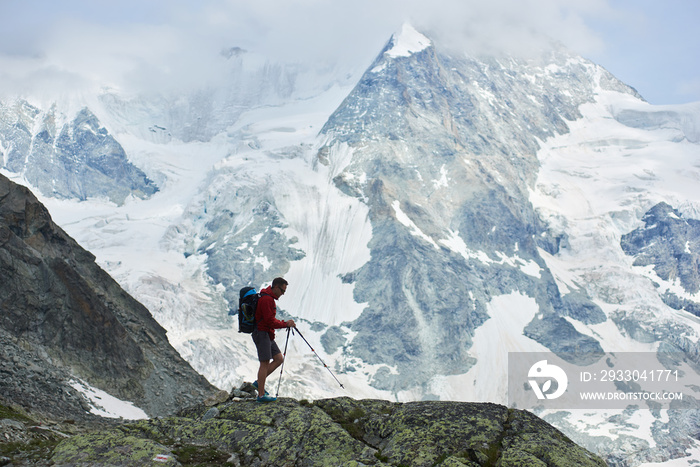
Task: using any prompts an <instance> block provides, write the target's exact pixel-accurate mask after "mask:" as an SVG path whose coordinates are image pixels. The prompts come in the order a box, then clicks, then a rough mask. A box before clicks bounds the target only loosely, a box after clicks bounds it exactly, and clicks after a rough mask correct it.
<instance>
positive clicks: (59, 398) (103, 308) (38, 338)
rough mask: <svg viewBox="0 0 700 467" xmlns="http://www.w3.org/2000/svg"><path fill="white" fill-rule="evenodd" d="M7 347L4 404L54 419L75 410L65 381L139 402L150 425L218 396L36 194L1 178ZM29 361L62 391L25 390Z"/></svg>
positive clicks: (0, 291) (0, 284)
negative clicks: (67, 398) (41, 412)
mask: <svg viewBox="0 0 700 467" xmlns="http://www.w3.org/2000/svg"><path fill="white" fill-rule="evenodd" d="M0 338H1V339H0V342H1V343H3V349H4V350H5V351H4V352H3V354H2V356H0V359H4V360H5V361H4V362H2V363H3V367H2V368H0V371H4V376H5V377H4V378H0V388H2V389H3V391H2V394H3V396H4V397H9V398H17V399H18V400H14V401H12V402H14V403H18V404H20V405H25V406H28V407H31V408H34V409H39V410H44V411H47V412H48V413H52V411H53V412H56V411H57V413H61V414H63V415H65V414H66V411H68V412H70V408H69V407H68V406H70V405H71V404H72V402H70V401H69V402H66V404H68V406H66V407H61V404H62V403H63V402H65V396H63V395H62V394H63V393H70V392H71V391H70V390H69V389H67V387H68V386H67V385H66V383H67V381H66V379H67V378H80V379H82V380H84V381H86V382H88V383H89V384H91V385H93V386H95V387H97V388H99V389H102V390H104V391H106V392H108V393H110V394H112V395H114V396H115V397H118V398H120V399H124V400H128V401H132V402H134V403H135V404H136V405H137V406H139V407H141V408H142V409H144V410H145V411H146V412H147V413H148V414H149V415H152V416H153V415H161V414H166V413H170V412H172V411H173V410H175V408H177V407H179V406H182V405H183V404H185V403H187V402H189V401H190V400H192V399H195V400H196V399H199V398H201V397H202V396H203V395H205V394H207V393H209V392H211V391H212V390H213V387H212V386H211V385H210V384H209V383H208V382H207V381H206V380H205V379H204V378H203V377H202V376H201V375H199V374H197V373H196V372H195V371H194V370H193V369H192V368H191V367H190V365H189V364H188V363H187V362H185V361H184V360H183V359H182V358H181V357H180V355H179V354H178V353H177V352H176V351H175V350H174V349H173V348H172V347H171V346H170V344H169V342H168V340H167V337H166V333H165V330H164V329H163V328H162V327H161V326H160V325H159V324H158V323H157V322H156V321H155V320H154V319H153V317H152V316H151V314H150V313H149V311H148V310H147V309H146V308H145V307H144V306H143V305H141V304H140V303H139V302H137V301H136V300H135V299H134V298H132V297H131V296H130V295H128V294H127V293H126V292H125V291H124V290H123V289H122V288H121V287H120V286H119V285H118V284H117V283H116V282H115V281H114V280H113V279H112V278H111V277H110V276H109V275H108V274H107V273H106V272H104V271H103V270H102V269H101V268H100V267H99V266H98V265H97V264H96V263H95V257H94V256H93V255H92V254H90V253H89V252H87V251H85V250H84V249H83V248H82V247H80V245H78V243H77V242H75V241H74V240H73V239H72V238H70V237H69V236H68V235H67V234H66V233H65V232H64V231H63V230H61V229H60V228H59V227H58V226H56V225H55V224H54V223H53V222H52V220H51V217H50V215H49V213H48V211H47V210H46V208H45V207H44V206H43V205H42V204H41V203H40V202H39V201H38V200H37V199H36V197H35V196H34V195H33V194H32V193H31V192H30V191H29V190H28V189H26V188H25V187H22V186H19V185H17V184H15V183H13V182H12V181H10V180H8V179H7V178H6V177H3V176H2V175H0ZM37 357H38V358H37ZM28 359H32V362H33V363H32V365H33V366H34V367H36V369H37V371H35V372H34V373H33V374H32V375H30V378H29V379H31V380H32V381H35V380H37V379H42V378H45V377H48V376H47V375H51V378H52V379H53V380H55V381H54V383H52V384H49V385H43V386H42V385H32V384H23V383H22V382H21V381H17V376H18V374H19V373H18V372H19V371H20V370H23V371H24V370H26V369H27V367H28V366H29V362H28V361H27V360H28ZM10 360H11V361H10ZM40 370H41V371H40ZM61 382H62V383H63V385H64V387H63V388H60V387H57V385H60V383H61ZM42 387H43V388H44V389H41V388H42ZM37 391H38V393H37ZM46 392H49V393H51V392H54V394H46Z"/></svg>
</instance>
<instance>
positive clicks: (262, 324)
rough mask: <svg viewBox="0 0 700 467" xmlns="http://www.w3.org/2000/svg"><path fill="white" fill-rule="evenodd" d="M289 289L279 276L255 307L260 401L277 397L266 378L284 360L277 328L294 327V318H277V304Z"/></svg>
mask: <svg viewBox="0 0 700 467" xmlns="http://www.w3.org/2000/svg"><path fill="white" fill-rule="evenodd" d="M286 291H287V281H286V280H284V279H283V278H281V277H277V278H275V279H274V280H273V281H272V285H271V286H270V287H268V288H266V289H263V290H261V291H260V298H259V299H258V305H257V307H256V309H255V322H256V328H255V329H254V330H253V342H255V347H256V348H257V349H258V360H260V368H259V369H258V380H257V381H256V382H255V383H253V386H255V387H256V388H257V390H258V399H257V400H258V402H274V401H276V400H277V398H275V397H272V396H270V395H269V394H268V393H267V391H265V380H267V377H268V376H270V373H272V372H273V371H275V370H276V369H277V368H279V366H280V365H281V364H282V362H283V361H284V356H283V355H282V352H281V351H280V348H279V347H278V346H277V343H276V342H275V329H282V328H294V327H296V324H295V323H294V320H291V319H290V320H289V321H280V320H279V319H277V305H276V304H275V300H277V299H279V298H280V297H281V296H282V295H284V293H285V292H286Z"/></svg>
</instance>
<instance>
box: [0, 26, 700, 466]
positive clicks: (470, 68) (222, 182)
mask: <svg viewBox="0 0 700 467" xmlns="http://www.w3.org/2000/svg"><path fill="white" fill-rule="evenodd" d="M222 60H228V61H229V63H230V64H231V74H230V75H229V76H227V77H225V78H223V80H224V81H225V82H226V86H224V87H222V88H221V89H206V90H201V91H198V92H193V93H192V94H191V95H188V96H185V97H182V96H155V97H154V96H123V95H120V94H119V93H118V92H117V91H114V90H110V91H108V92H104V93H103V94H101V95H99V96H97V97H95V98H91V99H89V101H88V102H86V103H85V105H86V106H88V107H89V111H90V112H91V114H93V115H94V116H95V122H98V121H99V124H98V123H95V124H94V125H93V126H92V128H93V130H92V131H97V132H98V133H99V131H100V130H99V129H100V128H104V129H106V132H107V133H108V135H110V137H111V138H113V139H114V140H115V142H117V143H118V144H119V145H120V146H121V148H123V152H124V155H125V157H128V164H131V165H133V166H134V167H135V168H137V169H138V170H139V171H141V173H143V174H144V178H142V180H148V181H150V182H151V183H147V184H146V185H145V186H147V187H150V188H149V190H150V191H148V192H147V193H146V192H145V191H143V190H142V191H141V192H139V191H133V194H131V195H128V196H123V197H122V196H121V195H119V196H118V197H116V198H115V197H114V196H110V193H105V192H103V191H100V190H97V189H95V190H93V191H91V192H89V194H87V195H83V196H77V197H73V198H71V196H72V195H71V194H70V193H67V195H62V196H56V195H55V194H54V193H53V192H52V191H50V190H49V191H47V190H40V192H39V193H37V195H39V196H40V199H41V201H42V203H44V204H45V205H46V206H47V208H48V209H49V211H50V212H51V214H52V216H53V218H54V220H55V221H56V222H57V223H58V224H59V225H61V226H62V228H64V229H65V230H66V231H67V232H68V233H69V234H70V235H71V236H72V237H73V238H75V239H76V240H77V241H78V242H79V243H80V244H81V245H82V246H83V247H85V248H86V249H88V250H90V251H91V252H92V253H93V254H95V256H96V257H97V261H98V262H99V264H100V265H101V266H102V267H103V268H104V269H105V270H107V271H108V272H109V273H110V274H111V275H112V276H113V277H114V278H115V279H116V280H117V281H118V282H119V283H120V284H121V285H122V286H123V287H124V288H125V289H126V290H127V291H129V292H130V293H131V294H132V295H133V296H134V297H136V298H137V299H138V300H139V301H141V302H142V303H143V304H144V305H146V307H147V308H148V309H149V310H150V311H151V313H152V314H153V316H154V317H155V318H156V319H157V320H158V322H159V323H160V324H161V325H163V326H164V327H165V328H166V329H167V330H168V336H169V339H170V342H171V343H172V345H173V346H174V347H175V348H176V349H177V350H178V351H179V352H180V353H181V355H182V356H183V357H184V358H185V359H187V360H188V361H189V362H190V363H191V364H192V366H193V367H194V368H195V369H196V370H197V371H199V372H200V373H202V374H203V375H205V376H206V377H207V379H209V381H211V382H212V383H213V384H215V385H216V386H218V387H220V388H222V389H230V388H231V387H232V386H234V385H238V384H240V383H241V382H242V381H244V380H250V379H251V378H254V375H255V373H256V371H257V361H256V359H255V350H254V346H253V344H252V341H251V339H250V337H249V336H248V335H244V334H240V333H238V332H237V329H236V323H235V316H234V317H232V316H230V315H229V314H228V310H229V309H230V308H231V307H235V304H236V301H237V294H238V289H239V288H241V287H243V286H245V285H253V286H256V287H258V288H260V287H262V285H263V284H265V283H269V281H270V280H271V279H272V278H273V277H275V276H277V275H284V277H285V278H286V279H287V280H288V281H289V283H290V284H289V288H288V293H287V294H285V296H284V297H282V299H281V300H280V302H279V304H278V306H279V308H280V312H281V314H282V315H283V316H290V317H294V319H295V320H297V322H298V325H299V326H300V329H302V332H303V333H304V335H305V336H306V337H307V339H308V340H309V341H310V342H312V343H314V345H315V350H316V351H317V352H319V353H320V355H321V356H322V358H323V360H324V361H326V362H328V363H330V367H331V368H332V369H333V371H334V372H336V373H337V374H338V377H339V379H340V380H341V381H342V383H343V385H344V386H345V390H341V389H340V388H338V386H337V385H336V384H335V382H334V381H333V380H332V379H331V378H330V377H329V375H328V374H327V372H326V370H325V369H324V368H323V367H322V366H320V365H319V364H318V363H317V361H315V358H314V356H313V354H312V353H311V352H310V351H309V349H308V347H307V346H306V344H305V343H304V342H301V341H299V339H295V338H294V337H292V338H291V339H290V341H289V349H288V351H287V362H286V364H285V368H284V376H283V379H282V382H281V385H280V388H281V389H280V391H281V395H284V396H291V397H297V398H323V397H331V396H338V395H348V396H351V397H354V398H382V399H388V400H398V401H409V400H421V399H442V400H460V401H491V402H496V403H501V404H507V376H508V375H507V371H506V370H507V367H508V365H507V359H508V352H537V351H555V352H556V351H557V349H558V348H560V347H561V346H563V345H568V344H571V343H572V342H573V343H576V344H577V345H582V346H585V347H586V348H591V349H597V348H599V349H601V350H605V351H607V352H623V351H635V352H655V351H657V350H658V349H659V347H660V346H661V345H669V344H673V345H675V346H677V347H679V348H681V349H684V351H685V352H687V353H688V354H690V355H696V353H697V351H698V339H699V338H700V319H699V318H698V317H697V316H695V315H693V314H692V313H689V312H688V311H686V310H685V309H683V308H681V309H676V308H673V307H671V306H669V305H668V303H666V302H668V300H666V302H665V301H664V298H663V294H664V293H666V292H672V293H673V294H674V296H675V297H679V298H681V299H683V300H687V301H689V302H694V303H697V302H698V300H699V298H698V295H697V290H696V291H690V292H689V291H688V290H686V289H685V288H684V287H683V286H682V284H681V283H680V280H679V279H677V278H672V277H669V278H667V279H662V278H661V277H659V275H658V274H657V273H656V272H655V270H654V267H653V266H651V265H646V266H639V265H635V258H634V257H632V256H630V255H628V254H626V253H625V252H624V251H623V249H622V248H621V241H622V239H623V237H624V236H625V235H627V234H629V233H630V232H633V231H635V229H639V228H642V227H644V222H643V218H644V216H645V214H646V213H647V212H649V211H650V209H652V208H653V207H654V206H656V205H658V204H659V203H661V202H665V203H668V205H670V206H672V207H673V208H675V209H676V210H677V212H678V213H679V214H680V215H681V216H682V217H683V218H686V219H691V220H692V219H695V220H700V188H698V187H699V186H700V185H699V184H698V181H700V152H699V151H698V143H699V141H700V140H699V137H698V128H700V125H699V124H698V122H699V120H700V105H698V104H688V105H684V106H652V105H650V104H648V103H646V102H645V101H644V100H643V99H642V98H641V96H639V95H638V94H637V93H636V91H634V90H633V89H631V88H629V87H628V86H626V85H624V84H623V83H620V82H619V81H617V80H616V79H615V78H614V77H613V76H612V75H610V74H609V73H608V72H607V71H605V70H604V69H602V68H601V67H599V66H597V65H595V64H593V63H591V62H588V61H586V60H585V59H583V58H581V57H577V56H575V55H572V54H570V53H568V52H567V51H565V50H563V49H561V48H556V47H555V48H554V49H553V50H552V51H549V52H548V53H546V54H544V55H543V56H542V57H540V58H538V59H537V60H535V59H532V60H524V59H515V58H512V57H472V56H469V55H464V56H455V55H454V54H447V53H443V52H442V51H441V49H440V47H439V44H433V42H432V41H431V40H430V39H429V38H428V37H427V36H426V35H424V34H422V33H420V32H418V31H416V30H415V29H414V28H412V27H411V26H408V25H406V26H404V27H403V29H402V31H401V32H400V33H398V34H396V35H394V36H392V38H391V39H390V40H389V42H388V43H387V45H386V47H385V48H384V50H382V51H381V52H380V53H379V55H378V56H377V58H376V60H375V61H374V63H371V64H369V66H368V67H367V69H366V70H361V71H358V72H355V73H354V74H352V75H348V74H347V73H345V72H343V73H340V71H339V69H330V68H322V69H320V70H318V69H314V68H313V67H308V66H306V67H305V66H300V65H298V64H297V65H284V64H274V63H269V62H266V61H264V60H263V59H261V58H260V57H256V56H254V54H252V53H248V52H246V51H243V50H236V51H235V53H233V52H232V53H231V54H227V56H223V57H222ZM4 104H5V105H3V106H2V114H0V122H2V123H3V124H4V125H5V126H3V127H0V130H2V129H3V128H5V130H2V131H0V144H1V146H0V152H1V153H2V157H0V161H2V169H0V170H1V171H2V173H3V174H5V175H7V176H8V177H9V178H11V179H13V180H14V181H16V182H19V183H23V184H25V185H27V186H30V187H32V188H39V187H40V185H41V184H46V183H49V184H51V183H55V182H56V183H57V182H60V181H61V180H65V179H66V176H62V175H61V174H60V173H58V172H55V173H52V174H50V175H49V176H48V177H47V178H46V179H42V180H41V182H38V181H37V179H35V178H32V176H30V172H31V171H28V169H29V168H31V167H30V166H28V165H27V166H19V165H13V164H12V163H11V160H14V159H11V157H10V154H13V152H12V148H13V147H20V146H19V145H20V143H21V144H24V145H26V146H27V147H29V146H31V143H32V141H35V140H37V138H38V137H39V136H38V135H39V134H40V133H41V132H40V131H39V127H38V126H37V128H36V129H35V130H29V126H26V128H27V131H24V132H23V133H22V135H23V136H22V138H21V139H18V137H17V136H16V134H14V133H12V132H11V131H10V130H11V128H12V124H13V123H14V122H13V119H14V118H15V115H16V114H13V113H12V111H11V110H12V106H10V105H8V104H7V103H4ZM17 105H19V106H21V107H22V108H23V109H28V108H29V109H34V110H32V112H34V113H36V115H42V116H43V115H49V114H50V112H52V111H53V112H54V114H58V115H61V118H60V119H59V120H60V123H61V124H62V125H63V124H71V122H75V121H78V119H77V117H78V115H79V113H80V112H81V111H82V109H83V106H82V105H76V106H75V108H74V109H71V110H63V111H61V110H60V109H54V110H51V107H50V106H46V105H44V106H42V104H40V103H37V102H36V100H34V101H33V100H32V99H31V97H28V98H27V99H26V104H25V103H24V102H23V101H18V104H16V106H17ZM22 115H26V111H25V113H23V114H22ZM24 118H25V120H26V116H25V117H24ZM33 121H34V120H33ZM37 121H38V120H37ZM37 125H38V124H37ZM77 126H78V127H80V125H77ZM57 127H60V125H59V126H57ZM22 147H23V146H22ZM49 152H50V151H49ZM42 154H47V153H46V152H44V153H42ZM46 157H48V156H46ZM124 163H125V164H126V162H124ZM25 167H26V168H25ZM99 185H101V182H95V183H94V186H95V187H97V186H99ZM47 186H48V185H47ZM155 186H157V190H155V189H151V188H153V187H155ZM144 193H145V196H144ZM688 245H690V243H689V244H688ZM688 248H691V251H690V254H691V257H697V253H696V252H694V251H692V247H691V246H688ZM693 255H695V256H693ZM279 335H280V336H281V337H283V334H282V333H280V334H279ZM563 335H566V336H570V339H571V340H570V341H567V342H562V339H560V336H563ZM278 339H279V338H278ZM316 344H319V345H316ZM558 346H559V347H558ZM272 382H273V385H274V387H276V386H277V382H278V381H277V375H275V376H273V379H272ZM538 415H540V416H542V417H543V418H545V419H546V420H547V421H549V422H550V423H552V424H554V425H555V426H557V427H559V428H560V429H562V430H563V431H564V432H565V433H566V434H567V435H568V436H569V437H571V438H572V439H574V440H575V441H577V442H579V443H581V444H583V445H585V446H586V447H587V448H589V449H591V450H593V451H595V452H597V453H599V454H600V455H602V456H603V457H605V458H606V459H607V460H608V462H610V463H611V465H656V464H655V462H664V461H670V462H686V464H682V465H687V462H690V461H692V460H693V459H697V458H698V457H700V454H699V453H700V447H699V445H698V443H697V442H696V440H695V438H694V433H695V431H694V430H695V427H697V425H698V420H697V415H696V414H695V413H694V412H692V411H688V412H683V413H673V412H670V411H648V410H646V411H645V410H637V411H626V410H617V411H592V410H588V411H583V410H570V411H546V410H545V411H542V412H540V413H538ZM674 458H675V459H676V461H671V459H674ZM668 465H674V464H670V463H669V464H668ZM678 465H681V464H678Z"/></svg>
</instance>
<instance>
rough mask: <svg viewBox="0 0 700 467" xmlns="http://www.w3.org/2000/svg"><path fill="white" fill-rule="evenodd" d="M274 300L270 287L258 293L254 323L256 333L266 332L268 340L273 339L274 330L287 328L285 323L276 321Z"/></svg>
mask: <svg viewBox="0 0 700 467" xmlns="http://www.w3.org/2000/svg"><path fill="white" fill-rule="evenodd" d="M275 300H277V299H276V298H274V297H273V296H272V287H268V288H266V289H263V290H261V291H260V298H259V299H258V305H257V307H256V308H255V321H256V322H257V323H258V331H267V333H268V334H269V336H270V339H274V338H275V329H282V328H286V327H287V323H285V322H284V321H280V320H278V319H277V305H276V304H275Z"/></svg>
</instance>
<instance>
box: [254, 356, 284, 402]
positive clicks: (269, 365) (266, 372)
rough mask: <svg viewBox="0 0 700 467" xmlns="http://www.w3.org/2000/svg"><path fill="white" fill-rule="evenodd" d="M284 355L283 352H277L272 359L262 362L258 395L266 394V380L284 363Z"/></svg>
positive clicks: (259, 369) (259, 371) (259, 372)
mask: <svg viewBox="0 0 700 467" xmlns="http://www.w3.org/2000/svg"><path fill="white" fill-rule="evenodd" d="M283 361H284V357H283V356H282V354H281V353H276V354H275V355H273V356H272V361H267V362H260V368H258V396H261V397H262V396H264V395H265V381H266V380H267V377H268V376H270V375H271V374H272V372H273V371H275V370H276V369H277V368H279V367H280V365H282V362H283Z"/></svg>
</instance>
